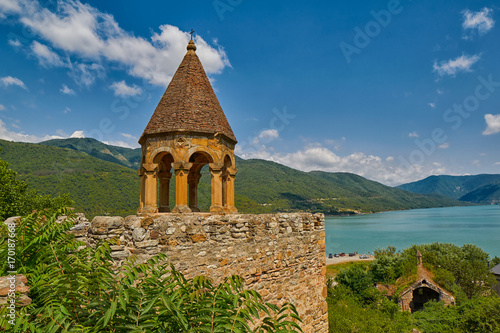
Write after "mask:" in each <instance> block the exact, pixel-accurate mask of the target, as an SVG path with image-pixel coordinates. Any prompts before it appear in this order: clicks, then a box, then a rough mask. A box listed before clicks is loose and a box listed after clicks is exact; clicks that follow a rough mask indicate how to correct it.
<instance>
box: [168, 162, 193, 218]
mask: <svg viewBox="0 0 500 333" xmlns="http://www.w3.org/2000/svg"><path fill="white" fill-rule="evenodd" d="M172 166H173V167H174V170H175V207H174V209H172V212H174V213H189V212H190V211H191V209H189V207H188V174H189V170H190V169H191V167H192V166H193V163H187V162H174V163H172Z"/></svg>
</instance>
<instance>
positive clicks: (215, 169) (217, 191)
mask: <svg viewBox="0 0 500 333" xmlns="http://www.w3.org/2000/svg"><path fill="white" fill-rule="evenodd" d="M208 165H209V166H210V175H211V178H212V205H211V206H210V212H211V213H218V214H220V213H224V207H223V202H222V176H223V175H222V171H223V168H224V164H222V163H209V164H208Z"/></svg>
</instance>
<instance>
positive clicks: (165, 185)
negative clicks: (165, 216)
mask: <svg viewBox="0 0 500 333" xmlns="http://www.w3.org/2000/svg"><path fill="white" fill-rule="evenodd" d="M158 178H159V179H160V200H159V201H160V207H159V211H160V213H166V212H170V207H169V200H170V193H169V189H170V178H172V174H171V173H170V172H168V171H160V172H159V173H158Z"/></svg>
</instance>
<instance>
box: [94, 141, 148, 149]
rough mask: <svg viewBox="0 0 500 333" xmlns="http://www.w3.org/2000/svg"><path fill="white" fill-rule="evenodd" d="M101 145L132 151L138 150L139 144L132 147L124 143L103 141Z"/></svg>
mask: <svg viewBox="0 0 500 333" xmlns="http://www.w3.org/2000/svg"><path fill="white" fill-rule="evenodd" d="M102 143H105V144H107V145H110V146H118V147H124V148H132V149H135V148H139V144H135V145H132V144H129V143H127V142H125V141H103V142H102Z"/></svg>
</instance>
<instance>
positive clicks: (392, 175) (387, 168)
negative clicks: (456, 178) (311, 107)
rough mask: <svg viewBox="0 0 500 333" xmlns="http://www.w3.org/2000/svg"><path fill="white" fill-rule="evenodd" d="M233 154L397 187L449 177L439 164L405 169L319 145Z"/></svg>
mask: <svg viewBox="0 0 500 333" xmlns="http://www.w3.org/2000/svg"><path fill="white" fill-rule="evenodd" d="M235 152H236V154H237V155H238V156H240V157H242V158H244V159H249V158H258V159H264V160H269V161H274V162H277V163H281V164H284V165H287V166H289V167H291V168H294V169H299V170H302V171H313V170H320V171H327V172H350V173H355V174H358V175H360V176H363V177H366V178H368V179H372V180H375V181H378V182H381V183H384V184H387V185H391V186H393V185H399V184H402V183H407V182H412V181H416V180H419V179H423V178H425V177H427V176H430V175H440V174H450V171H449V170H447V168H445V167H444V166H442V165H440V164H437V165H435V164H432V163H431V164H429V165H425V166H424V165H418V164H415V165H411V166H410V167H407V166H406V165H403V163H401V162H400V161H399V159H398V158H394V157H393V156H389V157H387V158H385V159H383V158H382V157H379V156H375V155H367V154H365V153H363V152H356V153H353V154H350V155H347V156H340V155H337V154H336V153H335V152H333V151H332V150H330V149H328V148H326V147H323V146H322V145H321V144H320V143H313V144H309V145H308V146H306V147H304V148H302V149H299V150H297V151H295V152H290V153H279V152H275V151H274V149H273V148H272V147H268V146H266V145H263V144H261V145H255V143H253V144H252V145H251V146H249V147H245V146H240V145H237V146H236V150H235Z"/></svg>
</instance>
